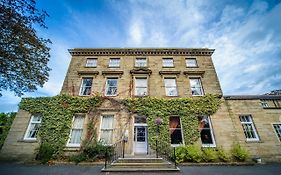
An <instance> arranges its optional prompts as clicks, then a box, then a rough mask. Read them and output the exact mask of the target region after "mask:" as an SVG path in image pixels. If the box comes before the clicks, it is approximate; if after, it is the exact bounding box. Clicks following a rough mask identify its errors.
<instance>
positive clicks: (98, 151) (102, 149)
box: [83, 143, 113, 160]
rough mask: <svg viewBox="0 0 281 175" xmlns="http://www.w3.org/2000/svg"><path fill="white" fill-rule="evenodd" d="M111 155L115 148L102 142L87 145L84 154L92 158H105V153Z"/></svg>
mask: <svg viewBox="0 0 281 175" xmlns="http://www.w3.org/2000/svg"><path fill="white" fill-rule="evenodd" d="M106 153H107V154H108V156H111V155H112V153H113V150H112V148H111V147H110V146H104V145H103V144H102V143H97V144H96V145H87V146H85V148H84V149H83V154H85V155H86V156H87V158H88V159H90V160H95V159H101V158H105V154H106Z"/></svg>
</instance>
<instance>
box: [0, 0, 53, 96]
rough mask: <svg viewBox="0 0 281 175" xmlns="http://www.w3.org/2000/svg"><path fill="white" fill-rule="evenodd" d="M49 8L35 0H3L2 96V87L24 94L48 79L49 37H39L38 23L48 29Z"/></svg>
mask: <svg viewBox="0 0 281 175" xmlns="http://www.w3.org/2000/svg"><path fill="white" fill-rule="evenodd" d="M47 16H48V14H47V13H46V11H39V10H38V9H37V8H36V2H35V0H24V1H23V0H1V2H0V33H1V35H0V96H1V91H2V90H8V89H9V90H11V91H14V92H15V94H16V95H18V96H21V95H23V93H24V92H32V91H34V90H36V89H37V86H40V87H42V86H43V84H44V83H45V82H46V81H47V80H48V77H49V73H48V72H49V71H50V68H49V67H48V65H47V63H48V61H49V58H50V54H49V50H50V48H49V47H47V45H48V44H50V43H51V41H50V40H49V39H43V38H41V37H38V36H37V34H36V30H35V29H34V25H35V24H37V25H39V26H41V27H43V28H46V25H45V23H44V21H45V18H46V17H47Z"/></svg>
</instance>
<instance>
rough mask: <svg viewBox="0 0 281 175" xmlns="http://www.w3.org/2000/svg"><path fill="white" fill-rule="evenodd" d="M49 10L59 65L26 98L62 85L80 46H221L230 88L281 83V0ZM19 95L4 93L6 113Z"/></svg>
mask: <svg viewBox="0 0 281 175" xmlns="http://www.w3.org/2000/svg"><path fill="white" fill-rule="evenodd" d="M37 6H38V8H39V9H44V10H46V11H47V12H48V13H49V15H50V17H49V18H47V19H46V24H47V26H48V29H47V30H46V29H41V28H40V29H39V30H38V34H39V35H40V36H42V37H45V38H50V39H51V40H52V42H53V44H52V45H51V59H50V62H49V66H50V67H51V68H52V71H51V72H50V77H49V81H48V82H47V83H46V84H45V85H44V87H43V88H39V89H38V90H37V91H36V92H34V93H27V94H26V95H25V96H24V97H37V96H54V95H57V94H58V93H59V92H60V89H61V86H62V83H63V80H64V76H65V74H66V71H67V68H68V65H69V62H70V55H69V53H68V51H67V49H69V48H79V47H87V48H92V47H188V48H189V47H190V48H202V47H207V48H212V49H216V51H215V53H214V54H213V61H214V64H215V67H216V71H217V73H218V76H219V80H220V83H221V86H222V90H223V93H224V95H242V94H249V95H251V94H263V93H266V92H269V91H271V90H274V89H281V3H280V0H271V1H262V0H256V1H255V0H254V1H246V0H236V1H233V0H208V1H206V0H80V1H77V0H56V1H48V0H38V1H37ZM19 102H20V98H19V97H16V96H14V93H13V92H8V91H6V92H3V96H2V97H0V112H9V111H16V110H17V105H18V103H19Z"/></svg>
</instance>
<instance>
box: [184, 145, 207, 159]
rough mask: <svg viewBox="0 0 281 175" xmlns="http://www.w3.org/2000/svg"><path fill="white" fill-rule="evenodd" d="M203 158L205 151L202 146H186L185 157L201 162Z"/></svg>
mask: <svg viewBox="0 0 281 175" xmlns="http://www.w3.org/2000/svg"><path fill="white" fill-rule="evenodd" d="M202 158H203V152H202V150H201V148H200V147H199V146H197V145H188V146H186V156H185V159H186V160H187V161H191V162H201V161H202Z"/></svg>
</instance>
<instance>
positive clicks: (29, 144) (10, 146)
mask: <svg viewBox="0 0 281 175" xmlns="http://www.w3.org/2000/svg"><path fill="white" fill-rule="evenodd" d="M30 118H31V114H30V113H28V112H26V111H23V110H19V111H18V113H17V116H16V117H15V119H14V121H13V124H12V126H11V129H10V131H9V134H8V136H7V138H6V140H5V143H4V145H3V147H2V149H1V154H0V158H1V159H5V160H32V159H34V158H35V155H36V154H35V149H36V148H37V147H38V146H39V145H38V141H26V140H24V139H23V138H24V134H25V132H26V129H27V127H28V124H29V120H30Z"/></svg>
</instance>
